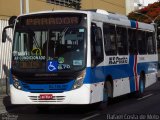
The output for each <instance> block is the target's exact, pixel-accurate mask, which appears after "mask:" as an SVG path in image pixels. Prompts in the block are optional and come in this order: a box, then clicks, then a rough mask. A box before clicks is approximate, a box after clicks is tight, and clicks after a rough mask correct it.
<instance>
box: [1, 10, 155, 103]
mask: <svg viewBox="0 0 160 120" xmlns="http://www.w3.org/2000/svg"><path fill="white" fill-rule="evenodd" d="M12 21H14V23H13V22H12ZM11 23H13V24H11ZM10 27H12V28H13V29H14V37H13V50H12V67H11V71H10V94H11V102H12V104H38V105H39V104H92V103H98V102H99V103H102V104H101V105H105V104H106V103H107V101H108V98H114V97H117V96H121V95H124V94H128V93H132V92H136V94H137V95H141V94H143V93H144V90H145V88H146V87H148V86H150V85H152V84H153V83H155V82H156V80H157V63H158V56H157V48H156V36H155V28H154V25H152V24H146V23H141V22H137V21H133V20H129V19H128V18H127V17H126V16H123V15H119V14H114V13H109V12H106V11H104V10H88V11H87V10H86V11H83V10H82V11H78V10H59V11H48V12H38V13H30V14H25V15H21V16H19V17H17V18H16V19H15V20H10V26H8V27H6V28H5V29H4V31H3V42H5V40H6V29H7V28H10Z"/></svg>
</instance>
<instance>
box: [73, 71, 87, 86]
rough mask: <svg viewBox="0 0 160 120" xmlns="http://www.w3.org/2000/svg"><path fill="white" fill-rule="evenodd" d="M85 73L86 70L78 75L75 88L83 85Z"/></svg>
mask: <svg viewBox="0 0 160 120" xmlns="http://www.w3.org/2000/svg"><path fill="white" fill-rule="evenodd" d="M85 75H86V72H85V71H83V72H82V73H81V75H79V76H78V77H77V79H76V80H75V82H74V85H73V89H77V88H80V87H81V86H82V85H83V80H84V77H85Z"/></svg>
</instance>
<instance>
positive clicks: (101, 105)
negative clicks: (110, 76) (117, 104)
mask: <svg viewBox="0 0 160 120" xmlns="http://www.w3.org/2000/svg"><path fill="white" fill-rule="evenodd" d="M107 88H108V87H107V81H105V83H104V89H103V101H101V102H100V103H99V107H98V108H99V109H100V110H105V109H106V108H107V105H108V89H107Z"/></svg>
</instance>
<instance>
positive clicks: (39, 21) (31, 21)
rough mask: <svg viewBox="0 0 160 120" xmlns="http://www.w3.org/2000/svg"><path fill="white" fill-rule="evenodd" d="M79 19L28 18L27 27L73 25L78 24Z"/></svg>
mask: <svg viewBox="0 0 160 120" xmlns="http://www.w3.org/2000/svg"><path fill="white" fill-rule="evenodd" d="M78 23H79V18H78V17H50V18H27V19H26V22H25V25H33V26H37V25H73V24H78Z"/></svg>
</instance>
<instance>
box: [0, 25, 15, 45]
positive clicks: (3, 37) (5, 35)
mask: <svg viewBox="0 0 160 120" xmlns="http://www.w3.org/2000/svg"><path fill="white" fill-rule="evenodd" d="M8 28H13V25H11V26H6V27H5V28H4V29H3V32H2V42H3V43H5V42H6V39H7V37H8V36H7V29H8Z"/></svg>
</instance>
